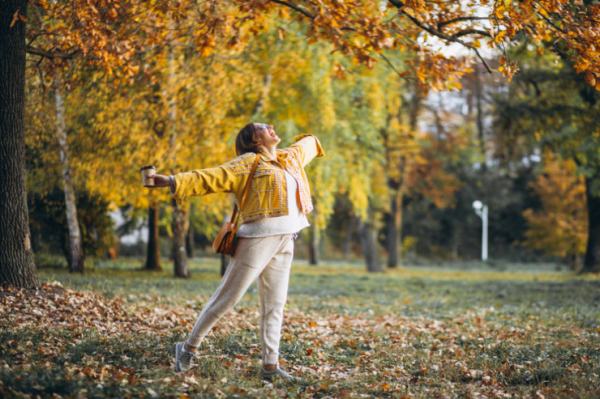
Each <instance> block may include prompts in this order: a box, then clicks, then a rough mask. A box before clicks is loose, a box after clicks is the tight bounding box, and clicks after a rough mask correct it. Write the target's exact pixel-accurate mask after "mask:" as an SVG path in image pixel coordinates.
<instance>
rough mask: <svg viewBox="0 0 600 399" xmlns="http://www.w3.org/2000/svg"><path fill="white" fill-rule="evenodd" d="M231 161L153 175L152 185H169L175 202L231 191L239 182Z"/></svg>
mask: <svg viewBox="0 0 600 399" xmlns="http://www.w3.org/2000/svg"><path fill="white" fill-rule="evenodd" d="M239 180H240V179H239V178H237V176H236V174H235V173H234V171H233V167H232V163H231V162H227V163H225V164H222V165H219V166H216V167H213V168H205V169H195V170H191V171H189V172H181V173H177V174H175V175H171V176H167V175H160V174H156V175H154V187H170V190H171V193H173V197H174V199H175V200H176V201H177V202H181V201H183V200H185V199H186V198H188V197H191V196H199V195H205V194H212V193H221V192H233V191H234V190H235V188H236V186H237V184H238V183H239Z"/></svg>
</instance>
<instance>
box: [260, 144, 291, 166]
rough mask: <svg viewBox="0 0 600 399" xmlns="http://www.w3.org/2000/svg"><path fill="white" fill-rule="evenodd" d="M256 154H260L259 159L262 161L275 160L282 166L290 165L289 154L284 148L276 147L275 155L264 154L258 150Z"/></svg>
mask: <svg viewBox="0 0 600 399" xmlns="http://www.w3.org/2000/svg"><path fill="white" fill-rule="evenodd" d="M258 155H259V156H260V159H261V161H264V162H277V163H279V164H280V165H282V166H283V167H284V168H287V167H288V166H290V165H291V163H290V154H289V152H288V151H285V150H280V149H276V150H275V157H271V155H270V154H266V153H264V152H259V153H258Z"/></svg>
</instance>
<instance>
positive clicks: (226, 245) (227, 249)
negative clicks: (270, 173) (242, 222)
mask: <svg viewBox="0 0 600 399" xmlns="http://www.w3.org/2000/svg"><path fill="white" fill-rule="evenodd" d="M258 161H260V156H259V155H258V154H256V160H255V161H254V165H252V170H251V171H250V176H248V180H247V181H246V185H245V186H244V191H243V192H242V198H241V200H240V209H241V208H244V203H245V202H246V198H247V197H248V190H249V189H250V183H251V182H252V178H253V177H254V172H256V167H257V166H258ZM239 217H240V210H239V209H238V206H237V204H236V205H235V206H234V207H233V213H232V214H231V219H229V222H225V224H224V225H223V226H222V227H221V229H220V230H219V232H218V233H217V236H216V237H215V239H214V240H213V243H212V247H213V249H214V250H215V251H216V252H217V253H220V254H224V255H230V256H232V255H233V254H234V253H235V247H236V245H237V237H236V234H237V230H238V225H237V224H238V219H239Z"/></svg>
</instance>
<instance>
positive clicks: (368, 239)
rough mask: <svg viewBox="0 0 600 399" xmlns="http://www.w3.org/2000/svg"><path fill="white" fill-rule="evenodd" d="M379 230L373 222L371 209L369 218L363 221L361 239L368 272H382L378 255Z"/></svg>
mask: <svg viewBox="0 0 600 399" xmlns="http://www.w3.org/2000/svg"><path fill="white" fill-rule="evenodd" d="M376 235H377V231H376V230H375V228H374V226H373V223H372V215H371V211H369V219H368V220H365V221H361V226H360V241H361V244H362V247H363V254H364V256H365V262H366V265H367V271H368V272H382V271H383V267H382V265H381V263H380V262H379V259H378V257H377V237H376Z"/></svg>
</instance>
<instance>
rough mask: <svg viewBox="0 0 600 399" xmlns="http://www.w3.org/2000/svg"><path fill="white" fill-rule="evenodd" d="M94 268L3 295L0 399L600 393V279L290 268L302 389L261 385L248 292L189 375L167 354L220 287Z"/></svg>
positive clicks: (291, 329)
mask: <svg viewBox="0 0 600 399" xmlns="http://www.w3.org/2000/svg"><path fill="white" fill-rule="evenodd" d="M140 264H141V261H140V260H136V259H121V260H118V261H116V262H108V261H102V260H97V261H95V266H94V269H93V270H91V271H90V272H89V273H87V274H85V275H71V274H69V273H67V272H66V271H64V270H63V269H58V268H44V269H40V270H39V272H38V275H39V277H40V280H41V281H43V282H44V283H45V284H44V285H43V287H42V288H41V289H40V290H37V291H29V292H26V291H15V290H8V289H4V290H2V291H0V325H1V328H0V353H1V357H0V359H1V361H2V363H1V364H0V396H2V397H36V396H41V397H52V396H53V395H59V396H67V397H157V398H158V397H187V396H190V397H247V396H250V397H282V396H287V397H292V398H293V397H336V398H337V397H349V398H350V397H397V398H403V397H415V398H436V397H461V398H462V397H473V398H476V397H488V398H492V397H498V398H504V397H537V398H549V397H564V398H573V397H582V398H598V397H600V278H599V277H598V276H585V277H581V276H576V275H573V274H571V273H569V272H560V271H556V270H554V269H552V268H550V267H538V268H535V269H533V270H532V269H531V268H528V267H527V266H523V265H504V266H502V267H496V268H489V267H473V266H472V265H466V264H465V265H452V266H446V267H434V266H430V267H424V266H420V267H402V268H399V269H397V270H390V271H387V272H385V273H381V274H368V273H366V272H365V271H364V267H363V266H362V264H360V263H348V262H346V263H344V262H326V263H325V264H323V265H321V266H318V267H312V266H309V265H307V264H306V263H305V262H302V261H296V262H295V263H294V265H293V272H292V277H291V282H290V289H289V297H288V303H287V308H286V314H285V321H284V328H283V334H282V342H281V357H282V359H281V363H282V365H283V366H284V367H285V368H286V369H288V370H290V371H292V372H293V373H294V374H295V375H298V376H301V377H302V378H303V379H304V381H303V382H302V383H297V384H291V385H287V386H286V385H284V384H282V383H280V382H276V383H275V384H273V385H271V384H264V383H262V382H261V381H260V380H259V378H258V372H259V368H260V363H259V359H260V343H259V338H258V325H257V322H258V302H257V287H256V284H253V285H252V286H251V288H250V290H249V291H248V292H247V294H246V295H245V297H244V298H243V299H242V301H241V302H240V303H239V304H238V305H237V306H236V307H235V309H234V310H233V311H232V312H231V313H229V314H228V315H226V316H225V317H224V318H223V319H222V320H220V321H219V323H218V324H217V326H216V327H215V328H214V329H213V331H212V332H211V333H210V334H209V335H208V338H207V339H206V340H205V341H204V342H203V344H202V346H201V349H202V351H201V355H200V358H199V360H198V367H196V368H195V369H193V370H190V371H189V372H187V373H183V374H175V373H174V372H173V361H172V347H173V344H174V342H176V341H178V340H180V339H181V338H183V337H184V336H185V335H186V333H187V332H188V331H190V330H191V327H192V325H193V322H194V320H195V317H196V315H197V313H198V312H199V311H200V310H201V308H202V305H203V304H204V303H205V302H206V301H207V299H208V298H209V297H210V295H211V294H212V292H213V291H214V289H215V288H216V287H217V286H218V284H219V281H220V276H219V272H218V271H219V266H218V262H217V260H216V259H212V258H199V259H195V260H194V261H193V262H192V278H190V279H187V280H181V279H175V278H173V277H172V271H171V270H170V263H169V262H168V261H167V260H164V261H163V265H164V267H166V268H167V269H169V270H167V271H164V272H143V271H139V270H137V269H138V268H139V265H140Z"/></svg>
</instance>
